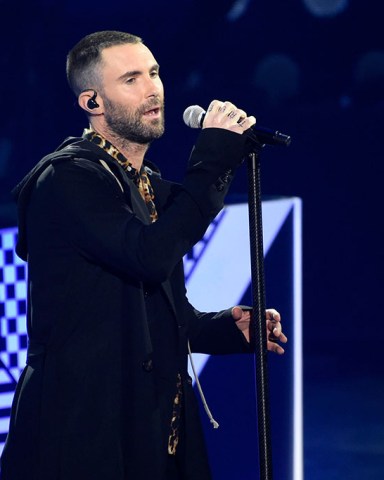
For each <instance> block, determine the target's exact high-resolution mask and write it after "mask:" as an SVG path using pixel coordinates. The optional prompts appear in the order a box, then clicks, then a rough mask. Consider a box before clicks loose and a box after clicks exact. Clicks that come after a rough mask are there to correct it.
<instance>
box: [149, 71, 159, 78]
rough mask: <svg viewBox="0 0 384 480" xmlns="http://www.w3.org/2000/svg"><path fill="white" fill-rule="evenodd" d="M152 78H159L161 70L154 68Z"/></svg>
mask: <svg viewBox="0 0 384 480" xmlns="http://www.w3.org/2000/svg"><path fill="white" fill-rule="evenodd" d="M150 75H151V78H157V77H158V76H159V71H158V70H153V71H152V72H151V73H150Z"/></svg>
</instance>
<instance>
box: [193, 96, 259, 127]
mask: <svg viewBox="0 0 384 480" xmlns="http://www.w3.org/2000/svg"><path fill="white" fill-rule="evenodd" d="M255 123H256V118H255V117H254V116H250V117H248V116H247V114H246V113H245V112H244V110H241V109H239V108H237V107H236V106H235V105H234V104H233V103H231V102H221V101H219V100H213V101H212V102H211V103H210V105H209V107H208V110H207V112H206V114H205V117H204V122H203V125H202V128H223V129H225V130H230V131H232V132H235V133H238V134H242V133H244V132H245V131H246V130H248V129H249V128H251V127H252V126H253V125H255Z"/></svg>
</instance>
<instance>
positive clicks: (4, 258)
mask: <svg viewBox="0 0 384 480" xmlns="http://www.w3.org/2000/svg"><path fill="white" fill-rule="evenodd" d="M248 225H249V221H248V207H247V204H245V203H239V204H234V205H229V206H226V207H225V208H224V209H223V211H222V212H221V213H220V214H219V215H218V216H217V217H216V219H215V220H214V221H213V222H212V224H211V226H210V228H209V229H208V230H207V232H206V235H205V236H204V239H203V240H202V241H201V242H199V243H198V244H197V245H196V246H195V247H194V248H193V250H192V251H191V252H190V253H189V254H188V255H186V257H185V258H184V264H185V273H186V280H187V290H188V297H189V300H190V301H191V303H192V304H193V305H194V306H195V307H196V308H197V309H198V310H200V311H216V310H220V309H225V308H228V307H231V306H234V305H236V304H247V305H251V304H252V296H251V269H250V250H249V231H248ZM16 239H17V229H16V228H9V229H4V230H0V451H1V450H2V448H3V445H4V441H5V438H6V434H7V431H8V425H9V414H10V408H11V402H12V398H13V393H14V390H15V387H16V382H17V380H18V378H19V376H20V373H21V371H22V369H23V367H24V365H25V359H26V349H27V334H26V326H25V323H26V322H25V315H26V294H27V288H26V278H27V268H26V264H25V263H24V262H23V261H22V260H20V259H19V258H18V257H17V255H16V254H15V253H14V246H15V243H16ZM263 241H264V256H265V275H266V300H267V306H269V307H275V308H277V309H278V310H279V311H280V312H281V314H282V316H283V322H284V330H285V331H286V333H287V335H288V336H289V343H288V344H287V346H286V354H285V355H284V356H283V357H278V356H273V355H272V354H270V355H269V357H268V370H269V383H270V400H271V405H270V411H271V431H272V459H273V471H274V474H275V475H276V478H284V479H285V480H291V479H292V480H302V478H303V460H302V451H303V440H302V415H303V414H302V348H301V337H302V334H301V321H302V320H301V304H302V299H301V201H300V199H298V198H273V199H266V200H264V201H263ZM193 360H194V364H195V368H196V370H197V373H198V375H199V378H200V382H201V383H202V387H203V390H204V394H205V396H206V399H207V401H208V404H209V406H210V408H211V411H212V413H213V416H214V417H215V419H216V420H217V421H218V422H219V424H220V427H219V428H218V429H215V430H213V428H212V426H211V424H210V423H209V421H208V419H207V417H206V415H205V413H204V411H203V409H202V411H201V414H202V417H203V424H204V429H205V433H206V439H207V444H208V450H209V455H210V461H211V465H212V469H213V474H214V479H215V480H216V479H217V480H219V479H220V480H227V479H228V480H230V479H231V480H232V479H233V478H241V479H242V480H253V479H255V480H256V479H257V478H258V468H259V467H258V433H257V405H256V393H255V388H256V387H255V373H254V372H255V368H254V356H253V355H231V356H215V357H209V356H207V355H193ZM191 374H192V371H191Z"/></svg>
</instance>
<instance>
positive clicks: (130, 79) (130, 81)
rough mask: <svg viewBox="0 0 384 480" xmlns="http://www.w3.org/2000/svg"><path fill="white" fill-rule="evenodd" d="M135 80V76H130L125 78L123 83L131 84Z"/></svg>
mask: <svg viewBox="0 0 384 480" xmlns="http://www.w3.org/2000/svg"><path fill="white" fill-rule="evenodd" d="M135 80H136V78H135V77H130V78H127V79H126V81H125V83H128V84H132V83H135Z"/></svg>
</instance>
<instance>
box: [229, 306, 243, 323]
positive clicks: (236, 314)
mask: <svg viewBox="0 0 384 480" xmlns="http://www.w3.org/2000/svg"><path fill="white" fill-rule="evenodd" d="M242 316H243V310H242V309H241V308H240V307H233V308H232V317H233V319H234V320H235V322H237V321H238V320H240V319H241V317H242Z"/></svg>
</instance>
